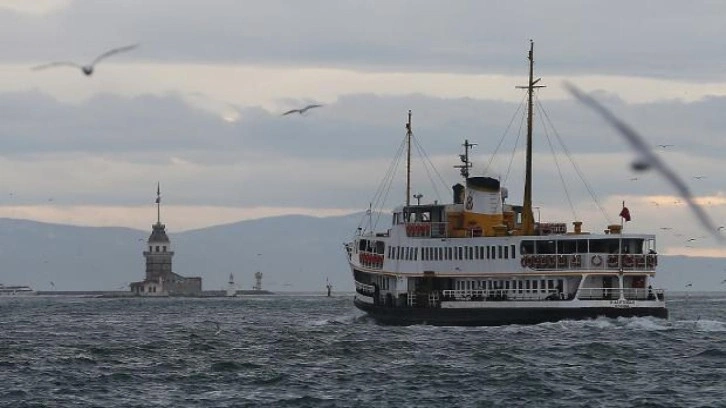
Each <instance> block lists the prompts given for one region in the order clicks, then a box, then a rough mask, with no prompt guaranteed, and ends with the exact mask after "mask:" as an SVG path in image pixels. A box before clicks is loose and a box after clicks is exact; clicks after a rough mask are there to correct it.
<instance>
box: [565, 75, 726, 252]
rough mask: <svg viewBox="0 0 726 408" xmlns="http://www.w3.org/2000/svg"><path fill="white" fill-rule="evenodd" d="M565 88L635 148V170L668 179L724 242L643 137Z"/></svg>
mask: <svg viewBox="0 0 726 408" xmlns="http://www.w3.org/2000/svg"><path fill="white" fill-rule="evenodd" d="M565 88H567V90H568V91H569V92H570V93H571V94H572V95H573V96H574V97H575V98H576V99H577V100H579V101H580V102H582V103H583V104H585V105H586V106H588V107H589V108H590V109H592V110H594V111H596V112H597V113H598V114H600V116H602V118H603V119H605V121H606V122H608V123H609V124H610V125H611V126H613V127H614V128H615V129H616V130H617V131H618V132H619V133H620V134H621V135H623V137H624V138H625V140H627V142H628V143H630V146H631V147H632V148H633V149H635V150H636V151H637V153H638V155H639V157H640V158H639V159H638V160H637V161H636V162H634V163H633V168H634V169H636V170H648V169H651V168H652V169H655V170H656V171H658V172H659V173H660V174H661V175H663V177H665V178H666V180H668V181H669V182H670V183H671V185H672V186H673V187H674V188H675V189H676V191H678V193H679V194H680V195H681V197H682V198H683V199H684V200H685V201H686V203H687V204H688V206H689V207H690V208H691V211H692V212H693V214H694V215H695V216H696V218H698V220H699V221H700V222H701V225H702V226H703V227H704V228H705V229H707V230H708V231H710V232H711V234H712V235H713V236H714V238H716V240H718V241H719V242H724V237H722V236H721V235H720V234H718V233H717V232H716V227H715V225H714V223H713V222H712V221H711V218H710V217H709V216H708V214H707V213H706V212H705V211H704V210H703V208H701V206H699V205H698V203H696V201H695V200H694V198H693V196H692V195H691V192H690V190H689V189H688V185H686V183H685V182H683V180H681V178H680V177H678V175H677V174H676V173H675V172H674V171H673V170H671V168H670V167H668V166H667V165H666V164H665V162H663V161H661V159H660V158H658V156H657V155H656V154H655V153H653V151H652V150H651V149H650V147H649V145H648V144H647V143H646V142H645V140H644V139H643V137H642V136H641V135H639V134H638V133H637V132H636V131H635V130H633V129H632V128H631V127H630V126H628V125H627V124H625V122H623V121H621V120H620V119H618V118H617V117H616V116H615V115H614V114H613V113H612V112H610V111H609V110H607V108H605V107H604V106H602V105H601V104H600V103H599V102H598V101H596V100H595V99H593V98H592V97H591V96H589V95H586V94H584V93H583V92H582V91H580V90H579V89H578V88H577V87H575V86H574V85H572V84H569V83H565Z"/></svg>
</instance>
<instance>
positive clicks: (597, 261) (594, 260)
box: [590, 255, 610, 266]
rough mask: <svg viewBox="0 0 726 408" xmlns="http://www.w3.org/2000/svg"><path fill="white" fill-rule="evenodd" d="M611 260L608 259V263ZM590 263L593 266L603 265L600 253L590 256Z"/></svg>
mask: <svg viewBox="0 0 726 408" xmlns="http://www.w3.org/2000/svg"><path fill="white" fill-rule="evenodd" d="M609 263H610V262H609V261H608V264H609ZM590 265H592V266H600V265H602V257H601V256H600V255H593V256H592V258H590Z"/></svg>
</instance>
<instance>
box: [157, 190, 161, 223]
mask: <svg viewBox="0 0 726 408" xmlns="http://www.w3.org/2000/svg"><path fill="white" fill-rule="evenodd" d="M156 223H157V224H159V225H161V185H160V184H159V182H158V181H157V182H156Z"/></svg>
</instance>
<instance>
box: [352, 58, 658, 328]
mask: <svg viewBox="0 0 726 408" xmlns="http://www.w3.org/2000/svg"><path fill="white" fill-rule="evenodd" d="M533 54H534V45H533V44H531V45H530V50H529V83H528V85H527V86H525V87H524V88H525V89H526V90H527V92H528V112H527V148H526V149H527V150H526V172H525V186H524V200H523V204H522V205H513V204H509V203H507V202H506V200H507V198H508V197H507V190H506V188H504V187H502V186H501V185H500V181H499V180H498V179H495V178H491V177H485V176H470V174H469V169H470V168H471V167H472V163H471V162H470V160H469V149H470V148H471V147H472V146H473V145H472V144H470V143H469V142H468V141H465V142H464V145H463V146H464V153H463V154H461V155H460V158H461V161H462V163H463V164H462V165H459V166H455V167H459V168H460V169H461V175H462V176H463V178H464V184H456V185H455V186H453V191H452V193H453V194H452V195H453V200H452V202H451V203H449V204H440V203H437V202H434V203H433V204H421V203H420V198H421V196H420V195H416V196H414V197H415V198H417V199H418V200H419V202H417V203H416V204H412V203H411V201H410V198H411V194H410V191H411V187H410V185H411V183H410V162H411V138H412V130H411V113H410V112H409V116H408V123H407V125H406V127H407V134H406V143H407V146H408V149H407V151H408V156H407V183H406V204H405V205H402V206H399V207H397V208H395V209H394V210H393V214H392V224H391V227H390V228H388V229H387V230H385V231H382V232H376V231H374V230H373V228H371V229H368V228H362V227H360V228H358V232H357V235H356V236H355V238H354V239H353V240H352V241H351V242H348V243H346V245H345V249H346V254H347V257H348V261H349V265H350V268H351V271H352V273H353V278H354V280H355V288H356V294H355V298H354V304H355V306H356V307H358V308H359V309H361V310H363V311H365V312H367V313H368V314H369V315H370V316H372V317H373V318H374V319H375V320H376V321H377V322H379V323H382V324H403V325H406V324H431V325H462V326H476V325H503V324H534V323H542V322H552V321H559V320H563V319H591V318H597V317H599V316H604V317H631V316H654V317H659V318H667V317H668V310H667V308H666V303H665V295H664V292H663V290H662V289H658V288H653V286H652V285H653V284H654V281H653V278H654V276H655V273H656V267H657V265H658V255H657V252H656V239H655V236H654V235H651V234H634V233H624V232H623V228H622V227H623V224H622V221H621V223H620V224H610V225H608V226H607V228H605V229H604V230H603V232H602V233H590V232H586V231H583V230H582V222H581V221H574V222H572V227H573V228H572V230H571V231H570V230H569V229H568V225H567V224H566V223H561V222H550V223H548V222H535V220H534V217H533V212H532V209H533V207H532V106H533V102H532V95H533V92H534V89H536V88H538V87H539V86H538V85H536V84H537V82H538V81H539V79H538V80H536V81H535V80H533V61H534V59H533ZM368 214H369V216H370V214H371V212H370V211H369V212H368ZM620 215H621V217H622V218H624V219H626V220H627V219H629V218H630V215H629V213H628V211H627V209H626V208H625V206H623V210H622V212H621V214H620Z"/></svg>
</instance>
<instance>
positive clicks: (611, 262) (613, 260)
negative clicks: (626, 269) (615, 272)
mask: <svg viewBox="0 0 726 408" xmlns="http://www.w3.org/2000/svg"><path fill="white" fill-rule="evenodd" d="M616 266H618V256H617V255H608V267H610V268H615V267H616Z"/></svg>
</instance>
